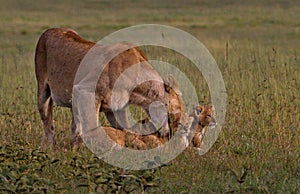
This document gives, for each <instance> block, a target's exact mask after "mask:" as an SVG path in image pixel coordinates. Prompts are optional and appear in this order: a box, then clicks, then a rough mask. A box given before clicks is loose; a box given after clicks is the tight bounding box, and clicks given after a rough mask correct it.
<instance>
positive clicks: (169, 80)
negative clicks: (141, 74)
mask: <svg viewBox="0 0 300 194" xmlns="http://www.w3.org/2000/svg"><path fill="white" fill-rule="evenodd" d="M164 84H165V88H166V91H170V89H171V88H173V90H178V89H179V86H178V82H177V80H176V79H175V78H174V77H173V76H172V75H166V76H165V77H164Z"/></svg>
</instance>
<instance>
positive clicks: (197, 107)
mask: <svg viewBox="0 0 300 194" xmlns="http://www.w3.org/2000/svg"><path fill="white" fill-rule="evenodd" d="M194 111H195V115H200V114H201V112H202V111H203V106H201V105H198V106H195V108H194Z"/></svg>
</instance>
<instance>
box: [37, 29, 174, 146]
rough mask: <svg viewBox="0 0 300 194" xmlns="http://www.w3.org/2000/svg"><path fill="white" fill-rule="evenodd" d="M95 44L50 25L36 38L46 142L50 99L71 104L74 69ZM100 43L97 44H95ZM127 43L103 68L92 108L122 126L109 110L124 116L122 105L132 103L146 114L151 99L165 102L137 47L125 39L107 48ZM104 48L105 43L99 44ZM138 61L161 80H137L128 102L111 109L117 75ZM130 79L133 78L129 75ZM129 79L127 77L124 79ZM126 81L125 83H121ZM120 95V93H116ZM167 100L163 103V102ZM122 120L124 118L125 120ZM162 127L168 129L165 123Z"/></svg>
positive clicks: (75, 132) (75, 129) (49, 129)
mask: <svg viewBox="0 0 300 194" xmlns="http://www.w3.org/2000/svg"><path fill="white" fill-rule="evenodd" d="M94 46H95V43H94V42H91V41H88V40H85V39H83V38H82V37H80V36H79V35H78V34H77V33H76V32H75V31H74V30H71V29H66V28H52V29H48V30H46V31H45V32H44V33H43V34H42V35H41V37H40V38H39V40H38V43H37V46H36V52H35V73H36V79H37V84H38V92H37V95H38V110H39V113H40V115H41V119H42V122H43V125H44V131H45V134H46V137H47V138H48V140H49V142H50V143H51V144H52V143H53V137H54V124H53V102H55V103H56V104H57V105H58V106H62V107H69V108H72V89H73V82H74V78H75V75H76V72H77V69H78V67H79V65H80V63H81V61H82V60H83V58H84V56H85V55H86V54H87V52H88V51H89V50H90V49H91V48H92V47H94ZM98 46H99V47H101V46H100V45H98ZM118 47H129V49H127V50H126V51H124V52H122V53H121V54H119V55H117V56H116V57H114V58H113V59H112V60H111V61H110V62H109V63H108V64H107V65H106V66H105V68H104V69H103V71H102V74H101V76H100V77H99V80H98V82H97V85H96V91H95V103H96V104H95V107H96V111H97V112H99V111H103V112H105V114H106V117H107V119H108V120H109V122H110V123H111V125H112V127H114V128H118V129H122V126H119V125H118V122H117V120H116V118H115V116H114V113H113V112H117V113H118V115H121V118H123V119H125V120H126V118H127V115H126V111H125V107H126V106H127V105H128V104H136V105H138V106H141V107H143V108H144V109H145V110H146V112H147V113H148V114H149V111H148V108H149V105H150V104H151V103H152V102H155V101H160V102H162V103H165V102H166V101H167V100H166V98H168V97H167V95H166V91H165V86H164V83H163V81H162V78H161V77H160V76H159V74H158V73H157V72H156V71H155V69H154V68H153V67H152V66H151V65H150V64H149V63H148V62H147V58H146V57H145V55H144V54H143V53H142V51H141V50H140V49H139V48H137V47H130V44H129V43H119V44H115V45H111V46H110V47H109V48H110V49H113V48H118ZM103 48H105V47H103ZM138 63H141V64H143V65H142V66H141V67H142V69H143V72H144V73H146V74H147V75H152V77H155V78H157V80H161V81H156V80H155V81H154V80H151V81H147V82H143V83H141V84H139V85H138V86H137V87H135V88H134V89H133V91H132V92H131V93H130V96H129V99H128V103H127V104H124V105H123V106H122V107H118V109H117V110H112V107H111V96H112V89H113V87H114V84H115V82H116V80H117V79H118V77H119V76H120V75H121V74H122V73H123V72H124V71H125V70H126V69H127V68H129V67H131V66H132V65H134V64H138ZM132 79H134V78H132ZM127 81H128V82H130V78H128V80H127ZM123 84H125V85H126V83H123ZM119 98H121V99H122V98H123V96H119ZM165 104H167V103H165ZM125 123H126V121H125ZM71 129H72V142H76V141H78V140H79V138H78V132H79V131H80V129H79V126H76V124H75V121H74V117H73V119H72V127H71ZM165 129H166V130H165V131H167V132H168V126H167V123H166V124H165Z"/></svg>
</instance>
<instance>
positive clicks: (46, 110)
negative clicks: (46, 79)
mask: <svg viewBox="0 0 300 194" xmlns="http://www.w3.org/2000/svg"><path fill="white" fill-rule="evenodd" d="M38 109H39V113H40V115H41V119H42V122H43V124H44V131H45V134H46V137H47V138H48V141H49V143H50V144H51V145H52V144H53V139H54V124H53V100H52V98H51V91H50V87H49V85H48V84H45V85H42V86H41V85H39V88H38Z"/></svg>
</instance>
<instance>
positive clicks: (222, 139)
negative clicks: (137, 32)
mask: <svg viewBox="0 0 300 194" xmlns="http://www.w3.org/2000/svg"><path fill="white" fill-rule="evenodd" d="M0 2H1V7H0V26H1V28H0V99H1V101H0V129H1V133H0V193H3V192H5V193H21V192H23V193H43V192H46V193H61V192H62V193H87V192H90V193H93V192H98V193H126V192H129V191H132V192H133V193H141V192H142V190H146V192H148V193H300V189H299V188H300V122H299V121H300V20H299V18H300V3H299V2H298V1H296V0H295V1H293V0H286V1H283V0H267V1H258V0H251V1H250V0H244V1H233V0H226V1H221V0H213V1H209V0H203V1H196V0H188V1H182V2H179V1H178V2H173V1H171V0H166V1H158V0H153V1H144V0H142V1H137V0H128V1H127V0H125V1H121V0H118V1H109V0H102V1H100V2H97V1H94V0H87V1H82V2H80V1H71V0H67V1H63V3H62V2H61V1H45V0H42V1H39V2H34V1H29V0H25V1H16V0H12V1H2V0H0ZM144 23H157V24H166V25H172V26H175V27H178V28H180V29H182V30H185V31H187V32H189V33H191V34H192V35H193V36H195V37H197V38H198V39H199V40H200V41H201V42H203V43H204V44H205V46H206V47H207V48H208V49H209V51H210V52H211V53H212V55H213V56H214V57H215V59H216V61H217V63H218V65H219V68H220V69H221V72H222V74H223V77H224V81H225V84H226V89H227V94H228V101H227V103H228V104H227V114H226V121H225V124H224V126H223V128H222V132H221V134H220V136H219V138H218V140H217V142H216V143H215V144H214V145H213V147H212V148H211V150H210V151H209V152H208V153H206V154H205V155H203V156H199V155H198V154H197V152H196V151H195V150H193V149H192V148H188V149H187V150H185V151H184V152H183V153H182V154H180V155H179V156H178V157H177V158H176V159H175V160H174V161H173V162H171V164H169V165H167V166H164V167H162V168H159V169H155V170H148V171H128V172H127V173H128V174H129V175H131V176H127V177H121V176H120V175H121V172H122V169H118V168H116V167H113V166H110V165H108V164H106V163H104V162H102V161H101V160H99V159H97V158H96V157H95V156H94V155H93V154H92V153H91V152H90V151H89V150H88V149H87V148H85V147H81V148H80V149H79V150H69V151H64V149H62V148H59V147H63V146H66V145H67V144H68V143H69V140H70V135H71V132H70V130H69V127H70V122H71V115H70V112H69V110H67V109H62V108H59V107H55V118H54V119H55V125H56V137H55V138H56V140H57V145H58V146H57V148H56V149H54V150H51V149H49V148H47V147H46V148H43V149H42V148H41V145H42V144H43V142H42V137H43V135H44V132H43V129H42V123H41V120H40V117H39V115H38V111H37V106H36V104H37V102H36V80H35V75H34V61H33V57H34V49H35V45H36V42H37V40H38V37H39V36H40V34H41V33H42V32H43V31H44V30H45V29H47V28H50V27H70V28H73V29H74V30H76V31H78V32H79V33H80V34H81V35H82V36H84V37H85V38H87V39H90V40H93V41H98V40H100V39H101V38H102V37H104V36H105V35H107V34H109V33H111V32H114V31H115V30H118V29H122V28H124V27H127V26H131V25H135V24H144ZM226 45H227V46H226ZM160 53H161V52H155V51H152V49H150V50H148V52H146V54H147V56H151V57H153V58H155V57H157V58H159V59H160V58H163V59H164V60H167V61H171V62H172V61H176V60H177V61H180V62H181V65H182V66H184V65H185V63H188V62H186V61H185V60H184V59H179V58H178V59H177V58H172V57H170V56H166V55H165V54H163V55H162V56H160V55H159V54H160ZM181 60H182V61H181ZM186 71H187V73H189V74H190V75H191V77H193V82H194V83H197V84H200V85H201V88H203V91H197V92H198V94H199V99H200V100H201V103H208V102H209V100H210V99H209V91H208V89H207V86H206V84H205V80H204V79H203V78H202V77H201V75H193V71H192V70H190V72H189V70H188V69H187V70H186ZM102 120H103V122H104V124H105V125H107V124H108V123H107V121H106V120H105V119H104V118H103V117H102Z"/></svg>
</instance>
